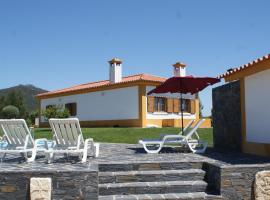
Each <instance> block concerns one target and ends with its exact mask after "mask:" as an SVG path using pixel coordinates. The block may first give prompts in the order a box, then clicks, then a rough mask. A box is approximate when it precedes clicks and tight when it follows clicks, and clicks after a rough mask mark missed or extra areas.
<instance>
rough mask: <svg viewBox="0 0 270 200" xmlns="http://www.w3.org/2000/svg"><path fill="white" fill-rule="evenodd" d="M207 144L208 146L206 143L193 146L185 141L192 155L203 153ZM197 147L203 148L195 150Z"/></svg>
mask: <svg viewBox="0 0 270 200" xmlns="http://www.w3.org/2000/svg"><path fill="white" fill-rule="evenodd" d="M207 144H208V143H207V142H198V143H197V144H194V143H189V142H188V141H186V145H187V146H188V148H189V149H190V151H191V152H192V153H204V152H205V150H206V148H207ZM198 145H203V147H202V148H200V149H196V146H198Z"/></svg>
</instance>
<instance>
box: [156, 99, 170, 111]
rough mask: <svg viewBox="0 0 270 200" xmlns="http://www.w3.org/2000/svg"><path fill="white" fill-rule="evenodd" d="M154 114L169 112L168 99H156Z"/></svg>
mask: <svg viewBox="0 0 270 200" xmlns="http://www.w3.org/2000/svg"><path fill="white" fill-rule="evenodd" d="M154 112H167V98H165V97H155V98H154Z"/></svg>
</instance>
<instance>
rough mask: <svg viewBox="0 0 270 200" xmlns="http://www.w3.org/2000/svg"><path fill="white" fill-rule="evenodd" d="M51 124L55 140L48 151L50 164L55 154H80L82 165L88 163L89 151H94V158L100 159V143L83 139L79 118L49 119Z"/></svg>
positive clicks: (90, 139)
mask: <svg viewBox="0 0 270 200" xmlns="http://www.w3.org/2000/svg"><path fill="white" fill-rule="evenodd" d="M49 123H50V126H51V128H52V131H53V139H54V142H53V146H52V149H49V150H47V151H46V155H47V159H48V162H49V163H50V162H51V161H53V158H54V154H55V153H61V154H65V155H68V154H78V155H79V157H80V159H81V161H82V163H84V162H86V159H87V154H88V150H89V149H92V151H93V153H94V156H95V157H98V154H99V143H94V141H93V139H92V138H89V139H86V140H84V139H83V134H82V131H81V127H80V123H79V120H78V119H77V118H67V119H49Z"/></svg>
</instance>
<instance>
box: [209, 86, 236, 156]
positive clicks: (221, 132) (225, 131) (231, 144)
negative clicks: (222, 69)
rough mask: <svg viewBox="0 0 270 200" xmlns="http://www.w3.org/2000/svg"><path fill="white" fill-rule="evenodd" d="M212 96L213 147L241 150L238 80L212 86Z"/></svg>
mask: <svg viewBox="0 0 270 200" xmlns="http://www.w3.org/2000/svg"><path fill="white" fill-rule="evenodd" d="M212 98H213V110H212V118H213V137H214V147H215V148H219V149H223V150H226V151H241V105H240V101H241V98H240V82H239V81H235V82H231V83H228V84H225V85H222V86H220V87H217V88H214V89H213V93H212Z"/></svg>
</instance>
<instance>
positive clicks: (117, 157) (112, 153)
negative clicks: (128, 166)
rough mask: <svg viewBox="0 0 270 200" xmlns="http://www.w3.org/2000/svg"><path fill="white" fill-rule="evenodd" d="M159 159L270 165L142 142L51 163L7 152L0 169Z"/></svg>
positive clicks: (236, 155) (85, 167) (244, 156)
mask: <svg viewBox="0 0 270 200" xmlns="http://www.w3.org/2000/svg"><path fill="white" fill-rule="evenodd" d="M155 162H156V163H160V162H161V163H162V162H174V163H175V162H191V163H192V162H207V163H213V164H216V165H219V166H238V165H239V166H241V165H254V164H255V165H258V164H262V165H268V164H269V165H270V158H267V157H260V156H253V155H248V154H243V153H232V152H217V151H214V150H213V149H211V148H210V149H208V150H207V152H206V153H205V154H201V155H200V154H192V153H187V152H183V151H181V150H180V149H177V148H164V149H163V150H162V151H161V152H160V153H159V154H147V153H145V151H144V149H143V148H142V147H141V145H137V144H111V143H101V145H100V155H99V157H98V158H93V157H91V156H90V157H89V158H88V160H87V163H85V164H81V163H80V162H79V160H78V157H76V156H70V157H67V158H65V157H63V154H62V155H61V154H60V156H59V155H56V158H55V161H54V163H52V164H47V162H46V160H45V157H44V155H39V156H38V157H37V159H36V161H35V162H33V163H26V162H25V160H24V159H23V158H21V157H14V156H12V155H7V157H6V159H5V161H3V162H0V166H1V169H0V171H13V170H19V171H21V170H38V171H42V170H45V171H48V170H56V169H57V170H60V171H61V170H63V171H65V170H82V171H84V170H89V169H93V170H96V169H97V165H96V164H125V163H155Z"/></svg>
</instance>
